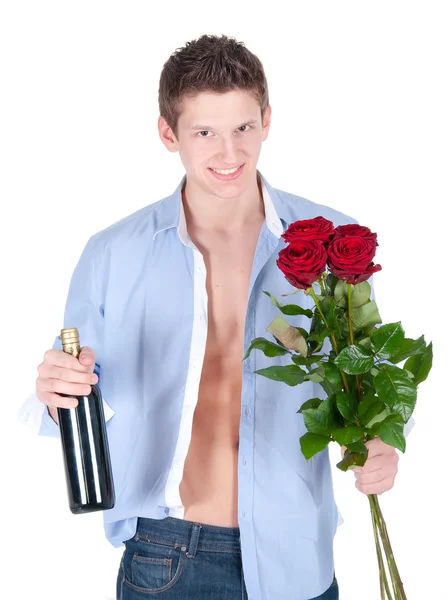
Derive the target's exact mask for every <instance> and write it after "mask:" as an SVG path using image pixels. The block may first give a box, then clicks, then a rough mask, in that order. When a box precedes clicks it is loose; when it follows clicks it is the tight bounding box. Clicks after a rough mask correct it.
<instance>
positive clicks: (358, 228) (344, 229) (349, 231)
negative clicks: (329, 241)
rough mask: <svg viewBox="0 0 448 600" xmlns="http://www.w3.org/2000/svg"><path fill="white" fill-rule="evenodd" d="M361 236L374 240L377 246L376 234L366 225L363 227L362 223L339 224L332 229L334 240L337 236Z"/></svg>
mask: <svg viewBox="0 0 448 600" xmlns="http://www.w3.org/2000/svg"><path fill="white" fill-rule="evenodd" d="M353 236H355V237H363V238H368V239H371V240H373V241H374V242H375V245H376V246H378V243H377V241H376V238H377V235H376V233H372V231H371V230H370V229H369V228H368V227H364V226H363V225H357V224H356V223H353V224H350V225H339V227H336V229H335V230H334V237H333V239H334V240H335V239H336V238H338V237H353Z"/></svg>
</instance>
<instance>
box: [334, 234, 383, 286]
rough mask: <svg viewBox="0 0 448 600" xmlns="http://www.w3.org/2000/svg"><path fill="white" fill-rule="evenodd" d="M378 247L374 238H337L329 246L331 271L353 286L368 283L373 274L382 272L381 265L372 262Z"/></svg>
mask: <svg viewBox="0 0 448 600" xmlns="http://www.w3.org/2000/svg"><path fill="white" fill-rule="evenodd" d="M375 235H376V234H375ZM376 245H377V244H376V239H374V238H372V237H362V236H343V237H335V238H334V239H333V240H332V241H331V243H330V245H329V246H328V267H329V269H330V271H331V272H332V273H333V275H336V277H338V278H339V279H343V280H344V281H346V282H347V283H351V284H353V285H356V284H357V283H361V281H366V280H367V279H368V278H369V277H370V276H371V275H372V274H373V273H376V272H377V271H381V265H374V264H373V262H372V260H373V257H374V256H375V252H376Z"/></svg>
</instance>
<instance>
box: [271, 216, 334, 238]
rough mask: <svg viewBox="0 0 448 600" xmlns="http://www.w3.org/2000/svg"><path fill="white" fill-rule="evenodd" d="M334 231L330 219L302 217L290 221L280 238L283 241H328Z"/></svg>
mask: <svg viewBox="0 0 448 600" xmlns="http://www.w3.org/2000/svg"><path fill="white" fill-rule="evenodd" d="M333 233H334V226H333V223H332V222H331V221H328V220H327V219H324V217H316V218H315V219H304V220H302V221H295V222H294V223H291V225H290V226H289V227H288V229H287V230H286V231H285V233H283V234H282V236H281V237H282V238H283V239H284V240H285V242H298V241H302V240H317V241H320V242H323V243H324V244H325V243H328V242H329V241H330V239H331V238H332V236H333Z"/></svg>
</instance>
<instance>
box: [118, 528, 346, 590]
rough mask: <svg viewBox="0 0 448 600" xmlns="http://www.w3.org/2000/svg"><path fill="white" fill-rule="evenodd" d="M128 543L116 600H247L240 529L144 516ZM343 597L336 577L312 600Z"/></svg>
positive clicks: (119, 573)
mask: <svg viewBox="0 0 448 600" xmlns="http://www.w3.org/2000/svg"><path fill="white" fill-rule="evenodd" d="M125 545H126V547H125V550H124V552H123V556H122V559H121V562H120V568H119V571H118V577H117V600H143V599H146V600H147V599H148V598H149V597H150V596H151V595H156V596H158V597H159V596H160V597H163V598H164V599H166V600H185V599H186V598H188V600H218V599H219V600H248V597H247V590H246V586H245V583H244V577H243V569H242V562H241V546H240V530H239V527H219V526H216V525H206V524H202V523H194V522H192V521H186V520H184V519H177V518H174V517H166V518H164V519H161V520H159V519H147V518H139V519H138V522H137V531H136V533H135V535H134V537H133V538H131V539H130V540H127V541H126V542H125ZM338 598H339V594H338V584H337V581H336V578H335V579H334V581H333V583H332V585H331V587H330V588H329V589H328V590H327V591H326V592H324V593H323V594H322V595H321V596H319V597H318V598H313V599H312V600H338ZM285 600H286V599H285ZM291 600H292V599H291Z"/></svg>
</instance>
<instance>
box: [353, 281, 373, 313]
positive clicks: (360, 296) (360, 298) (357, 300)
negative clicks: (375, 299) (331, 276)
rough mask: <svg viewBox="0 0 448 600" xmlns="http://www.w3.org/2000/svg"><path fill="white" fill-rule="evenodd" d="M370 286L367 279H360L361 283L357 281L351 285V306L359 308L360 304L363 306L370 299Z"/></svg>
mask: <svg viewBox="0 0 448 600" xmlns="http://www.w3.org/2000/svg"><path fill="white" fill-rule="evenodd" d="M371 291H372V288H371V287H370V284H369V283H368V282H367V281H361V283H357V284H356V285H353V286H352V294H351V299H352V308H359V307H360V306H364V304H366V303H367V302H368V301H369V300H370V293H371Z"/></svg>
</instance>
